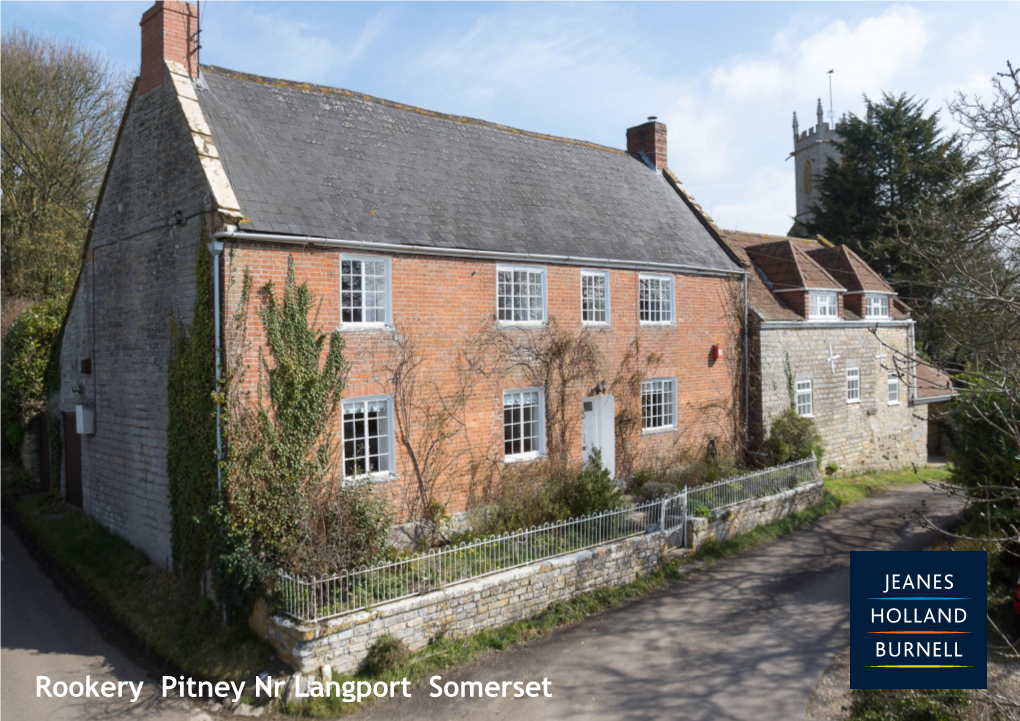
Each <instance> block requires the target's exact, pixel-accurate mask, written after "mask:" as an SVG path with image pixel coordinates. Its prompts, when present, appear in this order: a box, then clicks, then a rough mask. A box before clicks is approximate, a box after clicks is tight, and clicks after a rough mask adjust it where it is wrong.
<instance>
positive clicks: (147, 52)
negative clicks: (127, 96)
mask: <svg viewBox="0 0 1020 721" xmlns="http://www.w3.org/2000/svg"><path fill="white" fill-rule="evenodd" d="M138 24H139V25H140V26H141V28H142V66H141V71H140V72H139V78H138V94H139V95H144V94H145V93H147V92H149V91H150V90H153V89H155V88H158V87H159V86H160V85H162V84H163V77H164V72H165V63H164V61H166V60H173V61H174V62H177V63H180V64H181V65H183V66H184V67H185V68H187V70H188V74H189V75H191V77H193V78H197V77H198V56H197V55H196V53H195V43H196V38H195V32H196V30H198V12H197V11H196V10H195V6H194V5H192V4H191V3H188V2H180V0H167V1H166V2H157V3H155V4H154V5H153V6H152V7H151V8H149V9H148V10H146V11H145V14H144V15H142V20H141V22H140V23H138Z"/></svg>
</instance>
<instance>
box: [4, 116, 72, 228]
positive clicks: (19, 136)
mask: <svg viewBox="0 0 1020 721" xmlns="http://www.w3.org/2000/svg"><path fill="white" fill-rule="evenodd" d="M0 117H3V121H4V122H5V123H7V127H8V128H10V129H11V132H12V133H14V135H15V136H16V137H17V138H18V140H20V141H21V144H22V145H23V146H24V147H25V149H26V150H28V152H30V153H31V154H32V155H33V156H34V157H35V159H36V160H37V161H39V165H41V166H42V168H43V170H45V171H46V172H47V173H49V174H50V175H51V176H53V178H54V180H56V181H57V182H58V183H60V184H61V185H63V186H64V189H65V190H67V192H68V193H70V194H71V197H72V198H74V199H75V200H77V201H78V202H79V203H81V205H82V207H83V208H85V210H87V211H88V212H89V213H91V212H92V206H91V205H89V204H88V203H86V202H85V201H84V200H82V199H81V198H79V197H78V196H77V195H75V193H74V191H73V190H71V188H70V187H69V186H68V185H67V183H65V182H64V181H63V180H61V179H60V176H59V175H57V174H56V173H54V172H53V171H52V170H50V169H49V167H48V166H47V165H46V163H44V162H43V159H42V158H40V157H39V154H38V153H37V152H35V151H34V150H32V146H31V145H29V144H28V143H27V142H25V139H24V138H23V137H21V133H19V132H18V130H17V128H15V127H14V125H13V124H12V123H11V121H10V120H9V119H8V118H7V113H4V112H0ZM7 154H8V155H10V151H7ZM19 167H20V166H19ZM22 170H24V168H22ZM54 202H56V201H54Z"/></svg>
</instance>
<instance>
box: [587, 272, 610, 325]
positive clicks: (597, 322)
mask: <svg viewBox="0 0 1020 721" xmlns="http://www.w3.org/2000/svg"><path fill="white" fill-rule="evenodd" d="M585 278H602V282H603V283H605V285H606V293H605V300H606V319H605V320H585V319H584V279H585ZM610 308H611V303H610V300H609V271H608V270H582V271H581V325H584V326H591V327H593V328H605V327H608V326H609V325H611V319H612V315H611V310H610Z"/></svg>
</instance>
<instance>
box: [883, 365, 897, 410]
mask: <svg viewBox="0 0 1020 721" xmlns="http://www.w3.org/2000/svg"><path fill="white" fill-rule="evenodd" d="M893 388H895V389H896V400H892V390H893ZM885 401H886V403H887V404H888V405H890V406H898V405H899V404H900V377H899V375H898V374H897V373H896V372H894V371H890V372H889V374H888V375H887V376H886V377H885Z"/></svg>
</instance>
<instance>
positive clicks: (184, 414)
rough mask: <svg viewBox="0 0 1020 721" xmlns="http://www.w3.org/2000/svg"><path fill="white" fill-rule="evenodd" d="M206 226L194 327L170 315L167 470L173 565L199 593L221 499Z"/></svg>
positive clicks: (200, 251) (198, 266)
mask: <svg viewBox="0 0 1020 721" xmlns="http://www.w3.org/2000/svg"><path fill="white" fill-rule="evenodd" d="M207 242H208V234H207V232H206V230H205V228H204V227H203V229H202V237H201V241H200V242H199V244H198V247H197V249H196V253H197V255H196V259H195V307H194V315H193V316H192V322H191V327H190V328H187V327H185V326H183V325H182V324H180V323H178V322H177V320H176V319H174V318H173V316H172V315H171V318H170V328H171V339H172V341H171V345H172V349H171V357H170V368H169V373H168V381H167V384H168V388H167V391H168V393H167V399H168V404H169V411H170V413H169V415H170V422H169V427H168V430H167V435H168V443H167V475H168V476H169V479H170V511H171V515H172V526H171V535H170V543H171V550H172V553H173V562H174V568H175V569H177V571H178V572H179V573H180V574H181V575H182V576H183V577H184V578H185V580H186V581H187V582H188V585H189V587H191V588H192V589H193V590H194V591H195V592H196V594H197V593H198V591H199V589H200V588H201V582H202V577H203V575H204V573H205V569H206V565H207V558H208V553H209V546H210V539H211V535H212V518H211V516H210V513H209V509H210V508H211V507H212V506H213V505H214V504H215V503H216V500H217V491H216V462H217V461H216V421H215V415H216V401H215V398H214V393H215V390H216V373H215V365H214V364H215V357H216V350H215V346H214V332H215V329H214V327H213V306H212V304H213V294H212V276H211V266H212V261H211V259H210V256H209V253H208V252H207V250H206V245H207Z"/></svg>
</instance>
